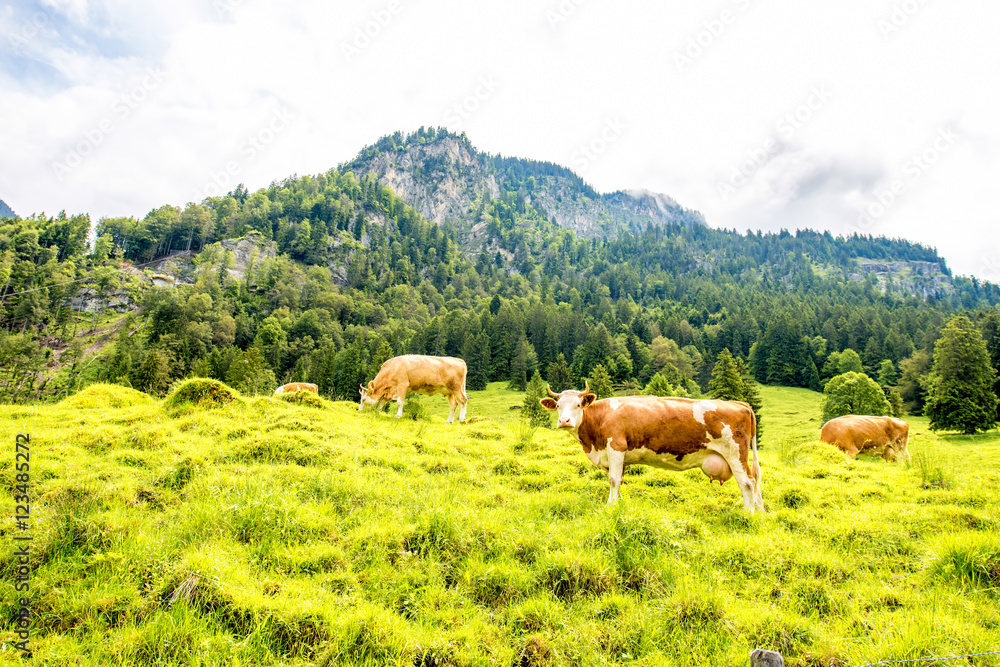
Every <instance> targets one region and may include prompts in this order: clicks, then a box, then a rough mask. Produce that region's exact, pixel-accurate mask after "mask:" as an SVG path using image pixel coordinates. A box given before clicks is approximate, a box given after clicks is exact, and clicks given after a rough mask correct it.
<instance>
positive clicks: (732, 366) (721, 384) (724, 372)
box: [708, 348, 761, 436]
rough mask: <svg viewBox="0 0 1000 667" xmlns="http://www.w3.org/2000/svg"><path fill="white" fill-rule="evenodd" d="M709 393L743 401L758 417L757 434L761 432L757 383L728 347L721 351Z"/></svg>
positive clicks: (730, 399)
mask: <svg viewBox="0 0 1000 667" xmlns="http://www.w3.org/2000/svg"><path fill="white" fill-rule="evenodd" d="M708 391H709V395H710V396H711V397H712V398H717V399H720V400H723V401H743V402H744V403H747V404H748V405H749V406H750V408H751V409H752V410H753V411H754V414H755V415H756V417H757V434H758V436H759V435H760V433H761V399H760V391H759V388H758V386H757V383H756V382H755V381H754V379H753V378H752V377H750V369H748V368H747V366H746V364H745V363H743V360H742V359H738V358H734V357H733V355H732V353H731V352H730V351H729V349H728V348H726V349H724V350H722V352H720V353H719V356H718V358H717V359H716V362H715V368H713V369H712V379H711V381H710V382H709V383H708Z"/></svg>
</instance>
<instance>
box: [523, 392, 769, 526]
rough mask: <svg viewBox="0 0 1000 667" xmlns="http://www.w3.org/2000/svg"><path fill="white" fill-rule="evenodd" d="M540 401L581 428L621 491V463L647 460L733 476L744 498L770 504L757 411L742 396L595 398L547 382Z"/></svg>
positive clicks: (576, 431) (567, 424) (563, 425)
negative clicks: (722, 398)
mask: <svg viewBox="0 0 1000 667" xmlns="http://www.w3.org/2000/svg"><path fill="white" fill-rule="evenodd" d="M549 395H550V396H551V398H543V399H542V400H541V404H542V405H543V406H545V407H546V408H548V409H549V410H556V411H557V413H558V416H559V420H558V427H559V428H560V429H565V430H567V431H570V432H571V433H572V434H573V435H575V436H576V438H577V440H579V441H580V444H581V445H583V451H584V453H585V454H586V455H587V458H589V459H590V461H591V463H593V464H594V465H596V466H598V467H600V468H601V469H602V470H606V471H607V472H608V481H609V482H610V484H611V493H610V494H609V495H608V504H609V505H610V504H613V503H614V502H615V501H616V500H617V499H618V487H619V486H620V485H621V482H622V471H623V470H624V469H625V468H626V467H628V466H630V465H634V464H638V463H642V464H646V465H651V466H656V467H658V468H666V469H667V470H690V469H691V468H699V467H700V468H701V469H702V471H704V473H705V474H706V475H708V477H709V480H711V481H714V480H716V479H717V480H719V483H720V484H722V483H723V482H725V481H726V480H727V479H729V478H730V477H735V478H736V481H737V483H738V484H739V486H740V492H741V493H742V494H743V506H744V507H745V508H746V509H747V511H749V512H750V513H751V514H753V512H754V511H755V510H760V512H761V513H763V512H764V499H763V496H762V489H761V482H760V464H759V462H758V459H757V417H756V415H754V413H753V410H752V409H751V408H750V406H749V405H747V404H746V403H741V402H738V401H716V400H708V401H706V400H694V399H689V398H661V397H659V396H627V397H624V398H605V399H602V400H599V401H598V400H596V399H597V396H595V395H594V394H591V393H590V385H589V383H588V384H587V386H586V388H585V389H584V390H583V391H576V390H574V389H567V390H566V391H564V392H562V393H561V394H556V393H553V391H552V390H551V389H549Z"/></svg>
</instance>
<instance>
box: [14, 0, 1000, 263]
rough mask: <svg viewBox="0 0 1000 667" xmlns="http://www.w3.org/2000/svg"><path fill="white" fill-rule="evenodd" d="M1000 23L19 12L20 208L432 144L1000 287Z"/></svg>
mask: <svg viewBox="0 0 1000 667" xmlns="http://www.w3.org/2000/svg"><path fill="white" fill-rule="evenodd" d="M998 25H1000V4H996V3H985V2H982V1H981V0H950V1H949V2H944V1H943V0H840V1H839V2H836V3H834V2H823V3H819V2H808V3H807V2H802V0H798V1H794V0H719V1H717V2H700V3H694V2H683V3H682V2H675V1H661V2H651V1H645V0H633V1H631V2H620V3H612V2H609V1H608V0H562V1H561V2H560V1H559V0H552V1H549V2H545V1H542V2H530V1H528V0H506V1H505V2H470V1H468V0H464V1H459V0H363V1H359V2H336V1H334V2H320V1H310V0H299V1H295V0H292V1H291V2H281V3H278V2H264V0H172V1H171V2H138V1H136V0H133V1H131V2H126V1H125V0H18V1H17V2H10V1H9V0H7V2H4V0H0V154H2V159H0V199H3V200H4V201H6V202H7V203H8V204H9V205H10V206H11V207H12V208H13V209H14V210H15V211H16V212H17V213H19V214H20V215H22V216H23V215H28V214H31V213H33V212H42V211H44V212H45V213H47V214H54V213H56V212H58V211H59V210H61V209H65V210H66V211H67V212H69V213H76V212H86V213H90V215H91V217H92V219H93V220H95V221H96V220H97V219H98V218H100V217H102V216H119V215H133V216H137V217H141V216H143V215H145V214H146V213H147V212H148V211H149V210H151V209H152V208H155V207H158V206H161V205H163V204H174V205H177V206H184V205H185V204H186V203H187V202H190V201H200V200H201V199H202V198H203V197H204V196H205V195H212V194H218V193H219V192H226V191H228V190H230V189H232V187H234V186H235V185H236V184H237V183H239V182H243V183H245V184H246V185H247V187H248V188H249V189H250V190H251V191H253V190H255V189H257V188H259V187H263V186H266V185H267V184H269V183H270V182H271V181H272V180H276V179H278V180H280V179H282V178H285V177H286V176H290V175H292V174H315V173H319V172H323V171H326V170H328V169H330V168H332V167H336V166H337V165H338V164H340V163H342V162H345V161H347V160H349V159H351V158H352V157H353V156H354V155H355V154H356V153H357V152H358V150H359V149H361V148H362V147H363V146H365V145H367V144H370V143H372V142H374V141H375V140H377V139H378V138H379V137H381V136H383V135H385V134H389V133H391V132H394V131H396V130H402V131H404V132H410V131H413V130H415V129H417V128H418V127H420V126H421V125H424V126H447V127H449V128H450V129H452V130H456V131H465V132H466V133H467V134H468V136H469V138H470V140H471V141H472V143H473V144H474V145H475V146H476V147H478V148H479V149H480V150H484V151H488V152H491V153H502V154H504V155H508V156H518V157H525V158H532V159H536V160H549V161H552V162H557V163H560V164H563V165H566V166H568V167H570V168H572V169H574V170H575V171H577V172H578V173H580V175H581V176H583V177H584V178H585V179H586V180H587V181H588V182H590V183H591V184H592V185H593V186H594V187H595V188H596V189H597V190H598V191H601V192H611V191H615V190H621V189H625V190H627V189H640V188H641V189H648V190H653V191H657V192H663V193H666V194H668V195H670V196H671V197H673V198H674V199H676V200H677V201H678V202H679V203H681V204H682V205H683V206H685V207H688V208H692V209H696V210H699V211H701V212H702V213H703V214H704V215H705V217H706V218H707V220H708V222H709V224H711V225H713V226H716V227H725V228H735V229H738V230H740V231H745V230H746V229H748V228H749V229H763V230H765V231H767V230H778V229H781V228H786V229H789V230H795V229H798V228H812V229H821V230H823V229H828V230H831V231H832V232H834V233H835V234H845V235H846V234H851V233H853V232H863V233H871V234H875V235H885V236H890V237H904V238H907V239H911V240H913V241H919V242H922V243H925V244H927V245H931V246H934V247H936V248H937V249H938V250H939V252H940V253H941V254H942V255H943V256H944V257H945V258H946V260H947V261H948V264H949V266H951V268H952V269H953V270H954V271H955V272H956V273H958V274H965V275H976V276H978V277H980V278H983V279H988V280H991V281H993V282H1000V212H998V211H997V207H996V205H995V199H996V196H995V195H996V191H997V189H998V184H997V183H996V179H997V177H1000V168H998V167H1000V130H998V129H997V121H998V119H1000V40H997V39H996V29H997V26H998Z"/></svg>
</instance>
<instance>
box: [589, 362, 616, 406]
mask: <svg viewBox="0 0 1000 667" xmlns="http://www.w3.org/2000/svg"><path fill="white" fill-rule="evenodd" d="M590 391H592V392H593V393H595V394H597V398H599V399H600V398H608V397H610V396H611V395H612V394H613V393H614V392H613V390H612V388H611V376H610V375H608V369H606V368H605V367H604V366H603V365H602V364H597V365H596V366H594V369H593V370H592V371H590Z"/></svg>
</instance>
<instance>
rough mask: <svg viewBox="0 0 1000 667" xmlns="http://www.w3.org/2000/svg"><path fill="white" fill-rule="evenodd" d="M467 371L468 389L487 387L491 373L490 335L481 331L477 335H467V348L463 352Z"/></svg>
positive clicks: (478, 389) (466, 381) (466, 384)
mask: <svg viewBox="0 0 1000 667" xmlns="http://www.w3.org/2000/svg"><path fill="white" fill-rule="evenodd" d="M462 358H463V359H464V360H465V365H466V367H467V369H468V370H467V373H466V377H465V387H466V389H469V390H472V391H482V390H483V389H486V383H487V382H489V374H490V337H489V336H488V335H486V332H483V331H480V332H479V333H478V334H476V335H475V336H466V337H465V349H464V350H463V352H462Z"/></svg>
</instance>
